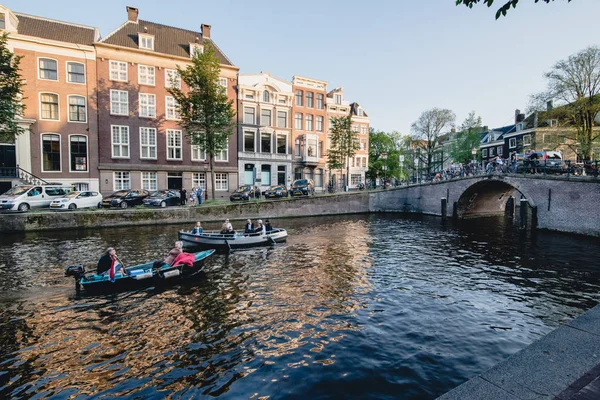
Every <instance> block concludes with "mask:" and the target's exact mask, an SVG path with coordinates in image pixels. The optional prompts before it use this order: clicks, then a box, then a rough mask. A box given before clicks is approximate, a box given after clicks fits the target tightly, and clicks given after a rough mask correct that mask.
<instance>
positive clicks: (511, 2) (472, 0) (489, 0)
mask: <svg viewBox="0 0 600 400" xmlns="http://www.w3.org/2000/svg"><path fill="white" fill-rule="evenodd" d="M539 1H540V0H534V2H535V3H539ZM541 1H542V2H544V3H550V2H551V1H554V0H541ZM480 2H483V4H485V5H487V6H488V7H491V6H492V4H494V0H456V5H459V4H464V5H465V6H467V7H469V8H473V5H475V4H477V3H480ZM567 2H569V3H570V2H571V0H567ZM518 3H519V0H508V1H507V2H506V3H504V5H502V6H501V7H500V8H499V9H498V11H496V19H498V18H500V16H501V15H502V16H504V17H505V16H506V13H507V12H508V10H510V8H511V7H512V8H516V7H517V4H518Z"/></svg>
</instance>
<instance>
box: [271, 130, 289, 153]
mask: <svg viewBox="0 0 600 400" xmlns="http://www.w3.org/2000/svg"><path fill="white" fill-rule="evenodd" d="M280 136H283V137H285V152H283V153H280V152H279V146H277V139H278V138H279V137H280ZM288 141H289V136H288V134H287V133H284V132H276V133H275V149H274V150H275V151H274V154H288V144H289V143H288Z"/></svg>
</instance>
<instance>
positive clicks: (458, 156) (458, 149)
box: [450, 111, 482, 164]
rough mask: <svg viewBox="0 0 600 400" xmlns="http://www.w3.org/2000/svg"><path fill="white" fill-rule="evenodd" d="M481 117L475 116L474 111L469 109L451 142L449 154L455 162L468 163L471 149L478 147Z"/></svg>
mask: <svg viewBox="0 0 600 400" xmlns="http://www.w3.org/2000/svg"><path fill="white" fill-rule="evenodd" d="M481 131H482V128H481V117H476V116H475V111H471V112H470V113H469V116H468V117H467V118H465V120H464V121H463V123H462V124H461V126H460V128H459V130H458V132H457V134H456V140H455V141H454V143H452V147H451V149H450V156H451V157H452V159H453V160H454V161H456V162H459V163H463V164H468V163H469V162H470V161H471V159H472V157H473V153H472V152H471V151H472V149H474V148H475V149H479V144H480V143H481Z"/></svg>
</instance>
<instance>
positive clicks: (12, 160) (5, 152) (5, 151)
mask: <svg viewBox="0 0 600 400" xmlns="http://www.w3.org/2000/svg"><path fill="white" fill-rule="evenodd" d="M16 166H17V157H16V152H15V145H14V144H2V145H0V168H14V167H16Z"/></svg>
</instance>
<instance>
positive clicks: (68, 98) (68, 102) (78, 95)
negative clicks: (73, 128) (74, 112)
mask: <svg viewBox="0 0 600 400" xmlns="http://www.w3.org/2000/svg"><path fill="white" fill-rule="evenodd" d="M71 97H83V105H84V107H85V121H72V120H71V109H70V107H71ZM58 111H59V112H60V107H59V108H58ZM67 121H69V122H71V123H74V124H87V122H88V104H87V97H85V96H82V95H80V94H68V95H67Z"/></svg>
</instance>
